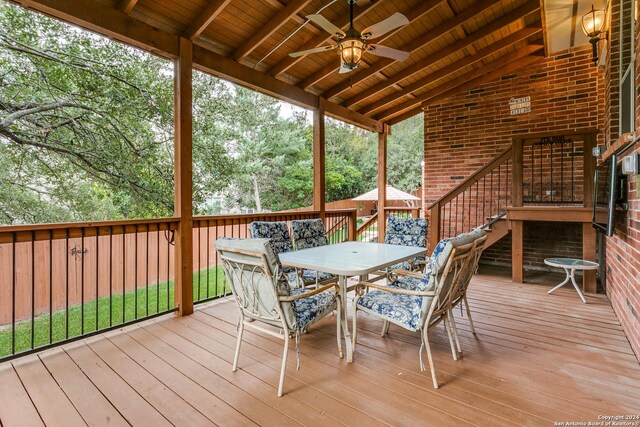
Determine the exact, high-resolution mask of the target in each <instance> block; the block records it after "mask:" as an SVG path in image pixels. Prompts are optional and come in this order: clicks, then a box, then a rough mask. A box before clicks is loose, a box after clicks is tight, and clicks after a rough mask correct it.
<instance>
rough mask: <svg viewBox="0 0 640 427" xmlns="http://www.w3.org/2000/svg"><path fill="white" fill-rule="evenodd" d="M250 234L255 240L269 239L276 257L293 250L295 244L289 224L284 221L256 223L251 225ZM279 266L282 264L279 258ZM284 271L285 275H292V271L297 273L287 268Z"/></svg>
mask: <svg viewBox="0 0 640 427" xmlns="http://www.w3.org/2000/svg"><path fill="white" fill-rule="evenodd" d="M249 232H250V233H251V237H253V238H262V239H269V241H270V242H269V243H270V244H271V249H273V253H274V254H276V255H278V254H281V253H283V252H290V251H292V250H293V243H291V235H290V234H289V228H288V227H287V223H286V222H284V221H278V222H265V221H254V222H252V223H251V224H249ZM278 264H280V259H279V258H278ZM282 271H284V272H285V273H291V272H292V271H295V269H293V268H290V267H285V268H282Z"/></svg>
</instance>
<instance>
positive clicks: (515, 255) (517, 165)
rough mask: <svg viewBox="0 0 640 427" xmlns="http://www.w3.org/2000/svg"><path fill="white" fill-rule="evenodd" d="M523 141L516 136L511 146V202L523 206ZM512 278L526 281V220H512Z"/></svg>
mask: <svg viewBox="0 0 640 427" xmlns="http://www.w3.org/2000/svg"><path fill="white" fill-rule="evenodd" d="M522 145H523V141H522V139H520V138H514V139H513V144H512V147H511V153H512V157H511V160H512V162H511V163H512V168H511V204H512V206H513V207H522V205H523V201H524V197H523V194H522V164H523V151H522ZM511 227H512V228H511V280H512V281H513V282H514V283H522V282H523V281H524V266H523V258H524V222H523V221H511Z"/></svg>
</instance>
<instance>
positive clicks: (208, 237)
mask: <svg viewBox="0 0 640 427" xmlns="http://www.w3.org/2000/svg"><path fill="white" fill-rule="evenodd" d="M206 224H207V244H206V245H205V248H206V250H207V265H206V268H207V298H209V297H211V293H210V291H209V276H211V274H210V273H209V270H210V266H211V262H210V261H209V253H210V252H211V239H210V236H209V220H207V222H206ZM213 271H214V274H218V270H213Z"/></svg>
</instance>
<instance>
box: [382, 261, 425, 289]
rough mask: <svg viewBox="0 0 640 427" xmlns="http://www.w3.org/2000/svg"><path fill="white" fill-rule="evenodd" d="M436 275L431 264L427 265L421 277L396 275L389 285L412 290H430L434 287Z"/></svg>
mask: <svg viewBox="0 0 640 427" xmlns="http://www.w3.org/2000/svg"><path fill="white" fill-rule="evenodd" d="M435 285H436V275H435V274H433V271H432V270H431V266H430V265H427V267H426V268H425V271H424V274H423V275H422V278H417V277H411V276H398V278H397V279H396V280H394V281H393V282H392V283H391V284H390V285H389V286H396V287H398V288H401V289H409V290H412V291H430V290H433V289H434V288H435Z"/></svg>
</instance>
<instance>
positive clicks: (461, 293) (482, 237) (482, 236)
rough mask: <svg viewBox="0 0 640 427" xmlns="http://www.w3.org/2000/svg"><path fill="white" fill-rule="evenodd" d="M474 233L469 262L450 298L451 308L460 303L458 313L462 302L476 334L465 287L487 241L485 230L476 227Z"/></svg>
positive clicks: (472, 329)
mask: <svg viewBox="0 0 640 427" xmlns="http://www.w3.org/2000/svg"><path fill="white" fill-rule="evenodd" d="M476 233H477V235H478V237H477V238H476V240H475V242H474V246H473V248H472V249H471V261H470V262H469V265H468V267H467V268H466V269H465V271H464V272H463V274H462V275H461V277H460V284H459V286H458V288H457V290H456V292H455V294H454V295H453V296H452V298H451V308H452V309H453V308H455V307H456V306H458V305H460V313H462V303H464V307H465V309H466V312H467V319H468V320H469V327H470V328H471V333H472V334H473V335H475V334H476V330H475V328H474V327H473V320H472V319H471V309H470V308H469V302H468V301H467V289H468V288H469V284H470V283H471V278H472V277H473V275H474V274H475V273H476V271H477V270H478V264H479V263H480V257H481V256H482V251H483V250H484V244H485V242H486V241H487V233H486V232H484V231H483V230H480V229H477V232H476ZM454 322H455V320H454ZM454 326H455V325H454ZM458 351H460V352H461V351H462V350H461V349H460V347H458Z"/></svg>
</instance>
